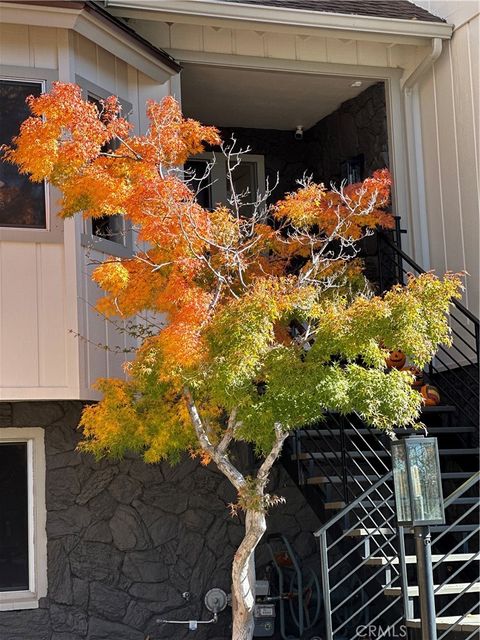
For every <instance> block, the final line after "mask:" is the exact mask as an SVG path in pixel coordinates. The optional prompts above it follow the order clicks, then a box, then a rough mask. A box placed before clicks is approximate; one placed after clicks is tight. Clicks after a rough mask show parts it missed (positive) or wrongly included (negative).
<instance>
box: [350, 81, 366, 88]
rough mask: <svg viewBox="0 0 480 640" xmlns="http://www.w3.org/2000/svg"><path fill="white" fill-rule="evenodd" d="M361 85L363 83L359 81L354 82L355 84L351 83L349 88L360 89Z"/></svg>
mask: <svg viewBox="0 0 480 640" xmlns="http://www.w3.org/2000/svg"><path fill="white" fill-rule="evenodd" d="M362 84H363V82H362V81H361V80H355V82H352V84H351V85H350V86H351V87H361V86H362Z"/></svg>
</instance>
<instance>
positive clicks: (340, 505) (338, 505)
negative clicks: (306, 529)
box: [324, 498, 480, 511]
mask: <svg viewBox="0 0 480 640" xmlns="http://www.w3.org/2000/svg"><path fill="white" fill-rule="evenodd" d="M477 503H480V499H479V498H457V499H456V500H455V501H454V502H452V504H451V505H450V506H452V505H460V504H477ZM384 505H385V506H390V507H395V501H394V500H372V501H371V502H370V501H368V500H365V501H363V502H360V503H359V505H358V506H359V507H382V506H384ZM346 506H347V503H346V502H343V501H342V500H338V501H337V502H325V504H324V507H325V509H327V510H331V511H334V510H337V511H339V510H340V509H345V507H346Z"/></svg>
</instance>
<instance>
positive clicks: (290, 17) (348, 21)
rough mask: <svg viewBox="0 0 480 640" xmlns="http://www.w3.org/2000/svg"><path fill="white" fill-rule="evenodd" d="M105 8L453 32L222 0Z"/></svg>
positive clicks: (154, 0) (116, 2) (436, 34)
mask: <svg viewBox="0 0 480 640" xmlns="http://www.w3.org/2000/svg"><path fill="white" fill-rule="evenodd" d="M107 8H108V9H110V8H112V9H113V8H115V9H127V10H132V9H133V10H141V11H145V12H161V13H168V14H177V15H184V16H202V17H206V18H216V19H222V20H230V21H231V20H233V21H243V22H255V23H268V24H277V25H282V26H287V25H288V26H297V27H309V28H315V27H317V28H321V29H332V30H341V31H351V32H362V33H371V34H375V33H377V34H382V35H392V36H396V35H400V36H414V37H418V38H441V39H442V40H448V39H450V38H451V37H452V32H453V25H451V24H447V23H444V22H429V21H424V20H401V19H395V18H381V17H372V16H363V15H353V14H344V13H326V12H320V11H308V10H305V9H291V8H286V7H277V6H275V7H267V6H261V5H253V4H240V3H230V2H222V1H221V0H217V1H212V0H195V2H192V0H107Z"/></svg>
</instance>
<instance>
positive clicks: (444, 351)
mask: <svg viewBox="0 0 480 640" xmlns="http://www.w3.org/2000/svg"><path fill="white" fill-rule="evenodd" d="M451 351H452V350H451V349H450V350H447V349H445V348H444V347H443V346H442V345H440V347H439V348H438V350H437V352H436V354H435V356H434V357H435V358H436V359H437V360H438V361H439V362H441V363H442V364H443V365H444V367H445V368H446V369H448V371H449V372H450V373H453V374H454V375H456V371H455V369H460V368H461V367H463V366H464V365H462V363H461V362H459V361H458V360H457V359H456V358H455V356H454V355H452V352H451ZM457 351H458V349H457ZM439 354H443V355H445V356H447V358H450V360H451V361H452V362H453V363H454V364H455V365H456V367H455V368H454V369H451V368H449V367H448V366H447V364H446V363H445V362H443V361H442V360H441V359H440V356H439ZM464 357H465V356H464ZM466 359H467V358H466ZM470 364H474V363H470ZM468 375H469V374H468ZM469 377H471V376H470V375H469ZM471 380H472V381H473V382H476V381H475V379H474V378H471Z"/></svg>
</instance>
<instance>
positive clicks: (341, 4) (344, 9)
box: [224, 0, 444, 22]
mask: <svg viewBox="0 0 480 640" xmlns="http://www.w3.org/2000/svg"><path fill="white" fill-rule="evenodd" d="M224 1H226V2H234V3H236V4H256V5H262V6H265V7H279V8H283V9H303V10H304V11H319V12H322V13H346V14H350V15H352V14H353V15H360V16H371V17H377V18H394V19H399V20H423V21H426V22H444V20H442V18H439V17H438V16H434V15H433V14H431V13H429V12H428V11H426V10H425V9H422V8H421V7H417V5H415V4H413V2H409V1H408V0H224Z"/></svg>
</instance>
